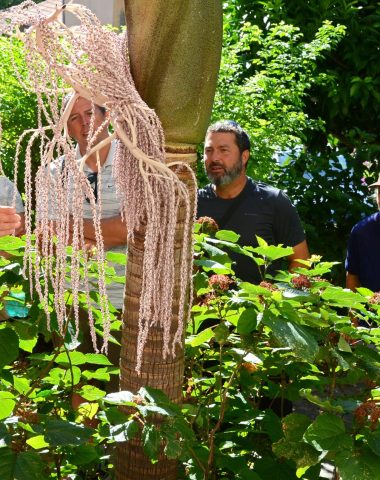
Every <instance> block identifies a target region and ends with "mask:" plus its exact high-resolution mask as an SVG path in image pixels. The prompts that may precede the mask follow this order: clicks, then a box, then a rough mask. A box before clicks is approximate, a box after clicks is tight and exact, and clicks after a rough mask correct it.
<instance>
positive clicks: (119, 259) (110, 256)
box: [106, 251, 127, 265]
mask: <svg viewBox="0 0 380 480" xmlns="http://www.w3.org/2000/svg"><path fill="white" fill-rule="evenodd" d="M106 260H107V261H108V262H112V263H117V264H119V265H126V264H127V256H126V255H125V254H124V253H116V252H111V251H108V252H107V253H106Z"/></svg>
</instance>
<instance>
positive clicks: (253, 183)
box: [248, 177, 286, 199]
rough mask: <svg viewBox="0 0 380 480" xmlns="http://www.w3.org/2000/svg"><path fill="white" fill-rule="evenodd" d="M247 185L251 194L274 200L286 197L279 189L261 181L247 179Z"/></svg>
mask: <svg viewBox="0 0 380 480" xmlns="http://www.w3.org/2000/svg"><path fill="white" fill-rule="evenodd" d="M248 185H249V190H250V191H251V192H255V193H259V194H261V195H264V196H265V197H268V198H273V199H275V198H277V197H279V196H281V195H285V196H286V194H285V193H284V192H283V191H282V190H280V189H279V188H276V187H273V186H272V185H268V184H267V183H265V182H262V181H257V180H253V178H251V177H248Z"/></svg>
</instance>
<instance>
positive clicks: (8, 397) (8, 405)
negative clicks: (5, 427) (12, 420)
mask: <svg viewBox="0 0 380 480" xmlns="http://www.w3.org/2000/svg"><path fill="white" fill-rule="evenodd" d="M15 405H16V400H15V396H14V395H12V394H11V393H10V392H0V420H3V419H4V418H7V417H9V415H10V414H11V413H12V411H13V409H14V407H15ZM0 478H1V477H0Z"/></svg>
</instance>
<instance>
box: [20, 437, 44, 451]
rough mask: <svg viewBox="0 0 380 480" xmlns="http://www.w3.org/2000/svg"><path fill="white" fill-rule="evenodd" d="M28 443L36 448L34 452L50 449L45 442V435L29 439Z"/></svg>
mask: <svg viewBox="0 0 380 480" xmlns="http://www.w3.org/2000/svg"><path fill="white" fill-rule="evenodd" d="M26 443H27V444H28V445H29V446H30V447H32V448H34V450H40V449H41V448H48V447H49V444H48V443H47V442H46V441H45V437H44V436H43V435H36V436H35V437H31V438H28V440H27V441H26Z"/></svg>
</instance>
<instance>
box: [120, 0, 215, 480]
mask: <svg viewBox="0 0 380 480" xmlns="http://www.w3.org/2000/svg"><path fill="white" fill-rule="evenodd" d="M221 3H222V2H221V1H220V0H154V1H152V0H125V2H124V4H125V13H126V22H127V33H128V43H129V55H130V62H131V70H132V75H133V78H134V82H135V85H136V87H137V90H138V91H139V94H140V95H141V97H142V98H143V100H144V101H145V102H146V103H147V104H148V106H149V107H151V108H153V109H154V110H155V111H156V113H157V115H158V117H159V118H160V121H161V123H162V125H163V127H164V131H165V139H166V142H165V149H166V152H167V161H168V163H171V162H173V161H180V162H186V163H188V164H193V165H194V164H195V161H196V145H197V144H198V143H199V142H201V141H202V140H203V137H204V134H205V131H206V128H207V125H208V122H209V119H210V115H211V109H212V103H213V99H214V94H215V87H216V81H217V75H218V70H219V64H220V55H221V46H222V5H221ZM178 175H179V176H180V178H181V180H183V182H184V183H185V184H186V185H188V187H189V188H190V189H191V193H192V198H194V199H195V195H196V184H195V182H194V177H193V175H191V172H189V170H188V169H186V168H180V169H178ZM194 203H195V202H194ZM184 215H185V214H184V209H180V213H179V215H178V219H177V222H176V225H177V227H176V243H175V259H176V273H175V275H176V278H179V275H180V269H179V260H178V259H179V258H180V257H181V252H183V251H185V252H186V254H187V256H188V259H187V260H188V262H192V248H191V245H189V244H187V243H186V242H185V241H184V232H183V228H184ZM144 238H145V230H144V228H142V229H140V231H139V232H137V233H136V234H135V235H134V239H133V241H131V242H130V243H129V245H128V266H127V281H126V292H125V293H126V295H125V311H124V317H123V332H122V348H121V358H120V369H121V373H120V389H121V390H128V391H131V392H133V393H137V392H138V390H139V388H140V387H141V386H150V387H153V388H157V389H160V390H163V391H164V392H165V393H166V394H167V395H168V397H169V398H170V399H171V400H172V401H174V402H176V403H180V402H181V399H182V382H183V372H184V342H182V345H181V346H180V347H178V348H177V351H176V355H175V357H174V358H164V357H163V353H162V352H163V348H162V345H163V332H162V331H161V329H159V328H157V329H154V328H153V329H151V332H150V334H149V337H148V340H147V342H146V345H145V349H144V354H143V360H142V367H141V371H140V373H138V372H136V370H135V367H136V355H137V337H138V315H139V301H140V293H141V267H140V266H141V261H142V258H143V252H144ZM177 260H178V261H177ZM158 261H159V259H158ZM176 283H177V282H176ZM189 291H190V289H189ZM174 295H175V298H174V302H173V318H172V330H173V332H175V331H176V328H177V322H178V303H179V302H178V296H179V295H180V292H179V289H177V290H176V291H175V292H174ZM189 300H190V299H189ZM157 422H159V419H157ZM177 470H178V465H177V463H176V462H175V461H172V460H168V459H166V458H165V457H164V456H162V458H160V460H159V461H158V462H157V463H156V464H154V465H153V464H152V463H151V462H150V460H149V459H148V458H147V457H146V456H145V455H144V452H143V449H142V446H141V442H140V440H139V439H137V440H135V441H130V442H126V443H123V444H120V445H119V447H118V451H117V461H116V478H117V479H118V480H140V479H141V480H153V479H154V480H158V479H159V480H171V479H176V478H177Z"/></svg>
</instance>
